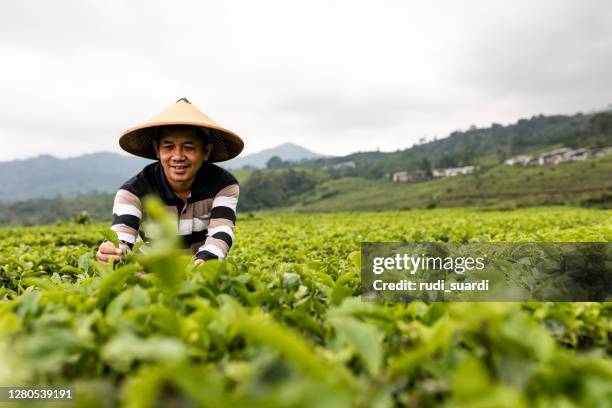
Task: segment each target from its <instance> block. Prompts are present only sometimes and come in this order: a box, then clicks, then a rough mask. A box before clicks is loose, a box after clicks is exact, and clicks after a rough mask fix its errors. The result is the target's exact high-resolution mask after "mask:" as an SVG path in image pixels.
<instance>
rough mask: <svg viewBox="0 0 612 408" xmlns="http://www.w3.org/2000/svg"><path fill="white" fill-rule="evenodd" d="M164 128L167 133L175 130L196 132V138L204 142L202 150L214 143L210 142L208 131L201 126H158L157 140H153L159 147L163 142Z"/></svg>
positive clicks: (156, 130) (156, 128)
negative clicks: (160, 142) (161, 141)
mask: <svg viewBox="0 0 612 408" xmlns="http://www.w3.org/2000/svg"><path fill="white" fill-rule="evenodd" d="M162 128H164V129H165V130H167V131H173V130H194V131H195V134H196V136H197V137H198V138H199V139H200V140H201V141H202V148H204V147H206V146H207V145H208V144H209V143H212V141H211V140H210V137H209V136H208V134H207V133H206V131H205V130H204V129H203V128H201V127H199V126H192V125H164V126H156V127H155V138H154V139H153V140H155V141H156V142H157V145H159V141H160V140H161V137H162Z"/></svg>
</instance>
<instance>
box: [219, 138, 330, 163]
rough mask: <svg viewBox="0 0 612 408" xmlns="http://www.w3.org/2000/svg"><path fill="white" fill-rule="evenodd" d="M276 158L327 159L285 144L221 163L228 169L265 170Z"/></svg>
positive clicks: (302, 148)
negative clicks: (247, 168) (271, 160)
mask: <svg viewBox="0 0 612 408" xmlns="http://www.w3.org/2000/svg"><path fill="white" fill-rule="evenodd" d="M274 156H278V157H280V158H281V159H282V160H284V161H292V162H298V161H301V160H312V159H318V158H324V157H327V156H325V155H323V154H319V153H315V152H312V151H310V150H308V149H306V148H304V147H302V146H298V145H296V144H294V143H283V144H282V145H280V146H276V147H274V148H271V149H265V150H262V151H260V152H258V153H253V154H248V155H246V156H244V157H236V158H235V159H232V160H230V161H228V162H223V163H221V165H222V166H223V167H225V168H227V169H239V168H242V167H244V166H251V167H257V168H264V167H266V163H267V161H268V160H270V159H271V158H272V157H274Z"/></svg>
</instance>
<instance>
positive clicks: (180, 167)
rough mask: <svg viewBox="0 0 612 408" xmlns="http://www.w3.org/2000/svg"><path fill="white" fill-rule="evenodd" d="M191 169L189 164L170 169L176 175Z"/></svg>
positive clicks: (171, 166)
mask: <svg viewBox="0 0 612 408" xmlns="http://www.w3.org/2000/svg"><path fill="white" fill-rule="evenodd" d="M189 167H191V166H189V165H187V164H181V165H174V166H173V165H170V168H171V169H172V170H173V171H174V172H175V173H184V172H185V171H186V170H187V169H188V168H189Z"/></svg>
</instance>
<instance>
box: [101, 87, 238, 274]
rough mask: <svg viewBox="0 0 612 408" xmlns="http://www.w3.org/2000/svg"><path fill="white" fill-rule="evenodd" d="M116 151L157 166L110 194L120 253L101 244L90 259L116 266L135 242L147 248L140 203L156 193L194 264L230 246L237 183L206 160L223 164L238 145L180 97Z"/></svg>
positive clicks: (129, 132)
mask: <svg viewBox="0 0 612 408" xmlns="http://www.w3.org/2000/svg"><path fill="white" fill-rule="evenodd" d="M119 145H120V146H121V148H122V149H123V150H125V151H127V152H129V153H132V154H134V155H137V156H140V157H145V158H149V159H158V161H157V162H155V163H152V164H149V165H148V166H146V167H145V168H144V169H143V170H142V171H141V172H140V173H139V174H137V175H136V176H134V177H132V178H131V179H130V180H128V181H127V182H126V183H125V184H123V186H121V188H120V189H119V191H117V194H116V196H115V202H114V205H113V222H112V227H111V229H112V230H113V231H115V232H116V233H117V237H118V239H119V242H120V245H121V248H117V247H115V246H114V245H113V244H112V243H111V242H104V243H102V244H101V245H100V248H99V250H98V253H97V254H96V258H97V259H98V261H100V262H108V261H109V259H110V258H114V259H115V260H117V261H118V260H121V258H122V254H123V253H124V252H125V251H127V250H129V249H131V248H132V247H133V245H134V244H135V243H136V241H138V240H144V241H145V242H146V240H147V238H146V234H145V232H144V231H143V230H142V228H141V222H142V219H143V217H145V216H146V214H143V209H142V205H141V204H142V199H143V198H144V197H145V196H146V195H150V194H154V195H157V196H158V197H159V198H161V200H162V201H163V202H164V203H165V204H166V207H167V209H168V211H169V212H171V213H172V214H173V215H174V216H175V217H177V234H179V235H180V236H181V238H182V241H183V244H184V246H185V248H189V249H191V252H192V253H193V254H194V255H195V257H196V260H195V262H196V263H201V262H204V261H206V260H209V259H223V258H224V257H225V256H226V255H227V253H228V251H229V249H230V247H231V246H232V243H233V241H234V233H233V231H234V225H235V221H236V205H237V203H238V193H239V188H238V182H237V181H236V179H235V178H234V176H232V175H231V174H230V173H229V172H227V171H226V170H224V169H222V168H221V167H219V166H216V165H214V164H212V163H213V162H219V161H225V160H229V159H231V158H233V157H236V156H237V155H238V154H240V152H241V151H242V149H243V147H244V143H243V141H242V139H240V137H238V136H237V135H236V134H234V133H233V132H231V131H229V130H227V129H224V128H222V127H221V126H219V125H218V124H216V123H215V122H214V121H213V120H212V119H210V118H209V117H208V116H206V115H204V114H203V113H202V112H200V111H199V110H198V109H197V108H196V107H195V106H193V105H192V104H191V103H190V102H189V101H188V100H187V99H186V98H182V99H179V100H178V101H177V102H176V103H175V104H174V105H173V106H171V107H170V108H168V109H166V110H165V111H163V112H162V113H160V114H159V115H157V116H156V117H155V118H153V119H151V120H149V121H147V122H145V123H144V124H142V125H139V126H136V127H134V128H131V129H129V130H127V131H126V132H125V133H124V134H123V135H122V136H121V138H120V139H119Z"/></svg>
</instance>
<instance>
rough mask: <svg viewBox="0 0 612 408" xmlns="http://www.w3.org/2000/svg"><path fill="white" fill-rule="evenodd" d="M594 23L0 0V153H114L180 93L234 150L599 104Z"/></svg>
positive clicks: (364, 139) (598, 13) (402, 133)
mask: <svg viewBox="0 0 612 408" xmlns="http://www.w3.org/2000/svg"><path fill="white" fill-rule="evenodd" d="M611 31H612V10H611V9H610V7H608V5H607V4H606V2H605V1H592V2H588V3H579V2H575V1H552V0H546V1H539V2H535V3H534V2H528V1H525V0H520V1H515V2H512V3H502V2H486V1H474V2H469V3H464V2H452V1H440V2H431V3H426V4H417V3H409V2H400V1H389V2H384V3H380V4H378V5H376V7H374V6H373V5H372V3H371V2H365V1H351V2H349V1H338V2H332V3H330V2H323V1H308V2H306V1H297V2H282V1H261V2H256V3H252V2H242V1H240V2H238V1H228V2H212V1H207V2H201V1H184V2H179V3H176V2H175V3H170V2H167V1H147V2H145V1H130V2H119V1H112V2H108V1H93V0H92V1H76V0H75V1H62V2H33V1H27V0H26V1H23V2H4V3H2V4H1V5H0V52H1V53H2V55H3V57H4V58H3V64H2V65H0V78H1V79H0V93H1V94H2V95H3V98H2V99H1V100H0V137H2V140H3V149H1V150H0V160H8V159H12V158H22V157H27V156H30V155H33V154H36V153H38V152H43V151H44V152H47V153H51V154H55V155H59V156H66V155H74V154H79V152H91V151H96V150H105V151H109V150H110V151H119V148H118V146H117V137H118V136H119V134H120V133H121V132H122V131H123V130H125V129H126V128H128V127H130V126H133V125H135V124H137V123H139V122H142V121H144V120H146V119H148V118H150V117H151V116H153V115H155V114H156V113H158V112H159V111H161V110H162V109H164V108H166V107H167V106H169V105H170V104H172V103H173V102H174V101H175V100H176V99H178V98H180V97H183V96H187V97H189V99H190V100H192V101H193V102H194V103H195V104H196V105H197V106H198V107H200V108H201V109H202V110H203V111H204V112H205V113H207V114H209V115H210V116H211V117H212V118H213V119H215V120H216V121H218V122H219V123H221V124H222V125H224V126H226V127H228V128H230V129H232V130H234V131H236V132H237V133H238V134H240V135H241V136H243V138H244V139H245V142H246V148H245V151H244V153H245V154H246V153H252V152H255V151H258V150H261V149H264V148H268V147H272V146H275V145H278V144H281V143H283V142H287V141H293V142H296V143H300V144H303V145H304V146H305V147H308V148H310V149H312V150H315V151H320V152H321V153H327V154H344V153H349V152H351V151H354V150H359V149H361V150H368V149H376V148H377V147H380V148H381V149H384V150H395V149H398V148H405V147H408V146H410V145H411V144H412V143H414V142H416V141H417V140H418V139H419V138H421V137H423V136H427V137H429V138H431V137H433V136H434V135H436V136H438V137H443V136H446V135H447V134H448V133H450V132H451V131H453V130H455V129H457V128H466V127H468V126H469V125H470V124H476V125H479V126H485V125H488V124H490V123H491V122H500V123H509V122H513V121H516V120H517V119H518V118H519V117H522V116H531V115H533V114H538V113H573V112H575V111H584V110H589V109H593V108H602V107H605V106H606V105H607V104H609V103H610V102H612V100H610V96H609V95H610V91H611V89H610V85H609V84H608V80H607V79H608V78H607V77H608V76H609V74H608V73H609V72H610V71H611V70H612V55H610V53H609V52H608V50H609V49H611V45H612V44H611V42H612V40H611V39H612V35H611V34H612V32H611ZM49 140H52V141H53V143H49ZM41 149H47V150H41Z"/></svg>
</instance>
